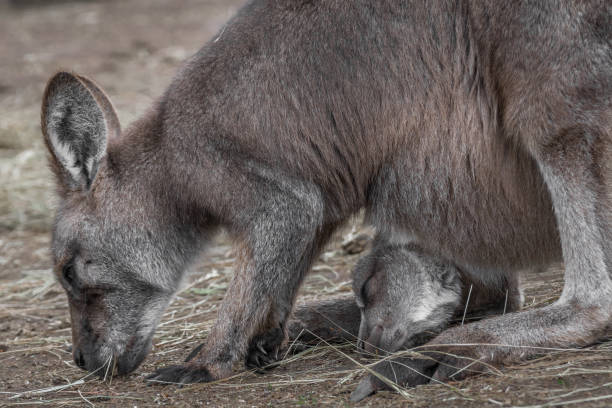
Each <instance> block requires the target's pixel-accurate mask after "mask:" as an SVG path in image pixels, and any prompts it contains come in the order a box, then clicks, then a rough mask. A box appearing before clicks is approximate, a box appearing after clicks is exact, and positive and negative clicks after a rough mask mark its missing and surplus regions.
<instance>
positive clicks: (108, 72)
mask: <svg viewBox="0 0 612 408" xmlns="http://www.w3.org/2000/svg"><path fill="white" fill-rule="evenodd" d="M242 3H243V2H242V1H241V0H235V1H222V0H216V1H215V0H209V1H206V0H173V1H167V0H126V1H119V0H117V1H65V0H64V1H59V0H47V1H41V0H12V1H8V0H0V406H12V405H25V406H34V405H43V406H68V405H82V406H97V405H99V406H138V407H142V406H157V405H166V406H179V407H180V406H198V405H202V406H228V407H229V406H232V407H233V406H244V407H253V406H322V405H330V406H350V405H352V404H350V403H349V399H348V398H349V395H350V392H351V390H352V389H354V387H355V386H356V384H357V382H358V381H359V379H360V377H361V376H362V375H363V373H364V369H363V364H368V363H371V361H367V360H364V358H363V357H361V356H360V355H359V354H358V353H356V350H355V345H354V344H345V345H334V346H329V345H325V344H321V345H319V346H317V347H315V348H313V349H310V350H308V351H306V352H304V353H300V354H298V355H294V356H288V357H287V359H286V360H285V361H284V362H283V363H282V365H281V366H280V367H278V368H276V369H275V370H272V371H270V372H268V373H266V374H263V375H261V374H255V373H253V372H245V371H244V370H243V369H240V368H239V367H237V369H236V371H235V374H236V375H235V376H234V377H232V378H230V379H226V380H223V381H219V382H216V383H213V384H197V385H191V386H186V387H183V388H176V387H174V386H166V387H159V386H154V387H150V386H147V385H146V384H145V383H144V381H143V378H144V377H145V376H146V375H147V374H148V373H151V372H153V371H154V370H155V369H156V368H158V367H162V366H164V365H166V364H170V363H177V362H179V361H181V360H182V359H183V358H184V357H185V356H186V355H187V353H188V352H189V351H190V349H191V348H192V347H194V346H196V345H197V344H199V343H200V342H202V341H203V340H204V339H205V338H206V336H207V334H208V331H209V329H210V327H211V325H212V323H213V321H214V318H215V314H216V309H217V307H218V306H219V304H220V301H221V299H222V297H223V293H224V289H225V287H226V286H227V283H228V281H229V279H230V278H231V274H232V262H233V255H232V250H231V246H230V245H229V243H228V242H227V240H226V239H224V238H223V237H220V238H219V239H218V240H217V241H216V242H215V244H214V245H213V246H212V247H211V248H210V249H209V251H208V253H207V254H206V255H205V256H203V257H202V259H201V260H200V261H199V262H197V263H196V264H195V265H194V266H193V267H192V268H191V274H190V279H189V280H188V282H187V284H186V286H185V288H184V289H183V290H182V291H181V292H180V293H179V295H178V296H177V299H176V300H175V301H174V302H173V303H172V305H171V306H170V308H169V309H168V311H167V312H166V314H165V316H164V319H163V320H162V323H161V325H160V327H159V329H158V331H157V334H156V337H155V341H154V344H155V345H154V349H153V351H152V352H151V354H150V355H149V357H147V359H146V360H145V362H144V364H143V365H142V366H141V367H140V368H139V369H138V370H137V371H136V372H135V373H133V374H131V375H129V376H127V377H125V378H113V379H107V380H106V381H102V380H99V379H94V378H89V377H86V374H85V373H84V372H83V371H81V370H79V369H78V368H76V366H75V364H74V363H73V361H72V357H71V354H70V352H69V346H70V325H69V321H68V311H67V303H66V299H65V295H64V293H63V291H62V289H61V288H60V286H59V285H58V284H57V283H56V282H55V281H54V280H53V277H52V274H51V272H50V267H51V265H50V258H49V252H48V246H49V233H48V230H49V226H50V223H51V217H52V214H53V185H52V179H51V177H50V174H49V172H48V170H47V168H46V164H45V153H44V150H43V148H42V143H41V136H40V130H39V124H38V123H39V119H38V117H39V104H40V98H41V94H42V91H43V88H44V84H45V81H46V79H47V78H48V77H49V76H50V75H51V74H52V73H53V72H54V71H56V70H57V69H59V68H66V69H71V70H75V71H77V72H80V73H83V74H86V75H89V76H91V77H93V78H95V79H96V81H98V82H99V83H100V84H101V85H102V87H104V88H105V89H106V91H107V92H108V94H109V95H110V96H111V98H112V100H113V102H114V103H115V106H116V108H117V110H118V112H119V116H120V119H121V122H122V124H123V125H124V126H125V125H127V123H129V122H130V121H131V120H132V119H133V118H135V117H136V116H137V115H138V114H139V113H140V112H143V111H144V109H146V107H147V106H148V105H149V104H150V103H151V101H152V100H153V99H154V98H155V97H156V96H157V95H159V94H160V93H161V91H162V90H163V89H164V87H165V86H166V85H167V84H168V83H169V81H170V78H171V77H172V75H173V73H174V72H175V70H176V68H177V66H178V65H179V64H180V62H181V61H182V60H183V59H184V58H185V57H187V56H189V55H190V54H192V53H193V52H194V51H195V50H197V48H198V47H199V46H201V45H202V44H203V43H204V42H205V41H206V40H208V39H209V38H211V37H212V36H213V35H214V34H215V32H217V30H219V29H220V28H221V27H222V25H223V23H224V22H225V21H226V20H227V19H228V18H229V17H230V16H231V15H232V14H233V13H234V12H235V11H236V10H237V8H238V7H239V6H240V5H241V4H242ZM347 234H348V235H350V232H349V230H348V229H347V230H346V231H344V234H340V235H339V236H338V237H337V238H336V239H335V240H334V241H333V242H332V244H330V247H329V248H327V249H326V251H325V252H324V253H323V255H322V256H321V258H320V259H319V261H318V262H317V264H316V265H315V267H314V268H313V269H314V270H313V273H312V274H311V275H310V276H309V277H308V279H307V281H306V284H305V285H304V288H303V289H302V291H301V299H302V300H304V299H312V298H317V297H318V298H322V297H326V296H338V295H344V294H349V293H350V270H351V268H352V267H353V265H354V264H355V262H356V260H357V259H358V258H359V256H360V254H354V255H349V254H347V253H346V252H345V251H343V250H342V249H341V245H340V243H341V241H342V240H343V239H345V238H346V236H347ZM524 286H525V293H526V307H527V308H532V307H539V306H541V305H543V304H547V303H550V302H552V301H553V300H554V299H555V298H556V297H557V296H558V295H559V293H560V290H561V286H562V272H561V270H560V269H559V268H552V269H550V270H548V271H545V272H542V273H539V274H537V275H536V274H533V275H531V274H530V275H527V276H526V277H525V281H524ZM611 335H612V333H611ZM352 359H354V360H357V361H358V362H359V364H360V365H358V364H356V363H354V362H353V361H352ZM611 365H612V341H611V340H610V339H608V340H605V339H604V340H602V341H601V342H600V343H599V344H596V345H593V346H591V347H588V348H584V349H575V350H554V351H553V350H551V351H549V352H547V353H544V354H543V355H542V356H541V357H539V358H537V359H533V360H531V361H528V362H523V363H521V364H516V365H512V366H508V367H505V368H503V369H501V371H500V372H499V373H496V374H492V375H483V376H480V377H475V378H471V379H468V380H466V381H462V382H457V383H452V384H448V385H427V386H421V387H417V388H414V389H408V390H406V394H405V395H403V396H402V395H399V394H396V393H390V392H383V393H379V394H377V395H375V396H374V397H371V398H369V399H366V400H365V401H363V403H360V404H358V406H415V407H481V406H490V407H498V406H517V407H526V406H541V407H548V406H551V407H552V406H579V407H609V406H612V367H611Z"/></svg>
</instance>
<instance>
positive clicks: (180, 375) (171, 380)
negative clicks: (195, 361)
mask: <svg viewBox="0 0 612 408" xmlns="http://www.w3.org/2000/svg"><path fill="white" fill-rule="evenodd" d="M213 380H215V378H213V376H212V375H211V374H210V372H209V371H208V369H206V368H205V367H190V366H178V365H175V366H169V367H164V368H160V369H158V370H157V371H156V372H154V373H153V374H151V375H149V376H147V377H146V378H145V381H146V382H148V383H149V385H168V384H177V385H184V384H194V383H202V382H210V381H213Z"/></svg>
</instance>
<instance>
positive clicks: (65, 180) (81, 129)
mask: <svg viewBox="0 0 612 408" xmlns="http://www.w3.org/2000/svg"><path fill="white" fill-rule="evenodd" d="M41 127H42V132H43V137H44V139H45V143H46V145H47V148H48V149H49V152H50V153H51V158H50V162H51V168H52V169H53V171H54V172H55V174H56V175H57V177H58V180H59V183H60V187H63V188H64V189H65V190H67V191H74V190H84V191H86V190H88V189H89V188H90V187H91V184H92V182H93V181H94V179H95V177H96V173H97V171H98V166H99V165H100V162H101V160H102V159H103V158H104V156H105V154H106V145H107V142H108V140H109V139H113V138H118V137H119V135H120V133H121V129H120V126H119V120H118V119H117V114H116V113H115V109H114V108H113V105H112V104H111V102H110V100H109V99H108V97H107V96H106V95H105V94H104V92H103V91H102V90H101V89H100V88H99V87H98V86H97V85H96V84H95V83H94V82H93V81H91V80H90V79H88V78H85V77H81V76H78V75H75V74H71V73H68V72H59V73H57V74H55V75H54V76H53V77H52V78H51V79H50V80H49V83H48V84H47V88H46V90H45V94H44V97H43V104H42V116H41Z"/></svg>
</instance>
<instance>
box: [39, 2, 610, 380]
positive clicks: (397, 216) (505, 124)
mask: <svg viewBox="0 0 612 408" xmlns="http://www.w3.org/2000/svg"><path fill="white" fill-rule="evenodd" d="M611 27H612V6H610V4H609V2H607V1H604V0H589V1H583V2H572V1H562V0H558V1H533V2H520V3H517V4H512V5H506V4H505V3H499V2H477V1H470V0H460V1H437V2H428V1H391V0H389V1H386V0H385V1H366V0H355V1H351V2H347V1H345V0H319V1H309V0H308V1H307V0H286V1H274V0H253V1H251V2H249V3H248V4H247V5H246V6H245V7H244V8H243V9H242V10H241V11H240V12H239V13H238V14H237V15H236V16H235V17H234V18H233V19H232V20H231V21H230V22H229V23H228V24H227V25H226V26H225V28H224V31H223V35H219V36H218V37H217V39H216V40H215V41H213V42H210V43H208V44H207V45H206V46H204V47H203V48H202V49H201V50H200V51H199V52H198V53H197V54H196V55H195V56H193V57H192V58H191V59H190V60H189V61H187V63H186V64H185V65H184V66H183V68H182V69H181V70H180V71H179V73H178V74H177V76H176V77H175V79H174V80H173V82H172V84H171V85H170V86H169V88H168V89H167V91H166V92H165V93H164V95H163V96H162V97H161V98H160V99H159V100H158V101H157V102H156V103H155V104H154V106H153V107H152V109H151V110H150V111H149V112H148V113H146V114H145V115H144V116H143V117H142V118H141V119H140V120H138V121H137V122H136V123H135V124H134V125H132V126H131V127H129V128H128V129H127V130H126V131H125V132H123V133H122V134H121V136H120V137H116V138H110V137H109V136H108V135H106V138H107V149H106V154H105V155H103V156H102V157H101V158H100V160H99V168H98V172H97V174H96V176H95V178H94V179H93V180H89V179H88V178H86V179H85V180H87V182H86V183H82V182H81V181H79V182H78V183H76V184H75V185H72V184H71V182H70V179H68V180H67V179H66V178H65V177H62V176H63V175H65V174H66V172H68V173H69V174H72V172H71V170H70V169H69V168H67V167H66V166H67V164H66V161H65V160H64V159H65V156H62V154H61V152H59V151H57V150H54V149H53V148H52V143H51V142H50V138H51V137H52V133H51V132H53V131H55V130H53V129H51V128H55V127H53V126H51V128H50V127H49V123H54V122H53V121H51V122H50V121H49V118H51V117H54V115H56V114H59V112H61V109H59V108H57V107H58V106H60V105H59V104H56V103H51V102H50V101H51V100H53V98H54V97H53V95H56V94H57V95H60V99H61V100H63V101H66V103H68V104H70V105H72V106H73V107H74V108H76V107H77V106H79V107H80V108H81V109H86V110H89V111H90V110H91V109H93V111H94V113H93V115H85V116H84V117H88V118H92V119H91V120H92V121H93V122H94V123H93V124H92V126H93V128H94V129H101V128H100V127H99V126H97V125H96V123H98V121H99V117H100V116H99V115H98V114H96V113H95V111H96V109H99V110H101V111H102V112H103V117H104V124H105V127H106V129H107V133H108V134H112V133H113V131H112V130H117V131H118V122H117V121H116V116H115V115H114V112H113V111H112V109H111V108H112V106H111V105H110V102H108V100H107V98H106V97H105V96H104V94H103V93H102V91H100V90H99V88H97V87H96V86H95V85H94V84H93V83H92V82H91V81H89V80H87V79H85V78H81V77H78V76H75V75H70V74H65V73H62V74H59V76H56V77H54V78H53V79H52V80H51V81H50V84H49V87H48V90H47V94H46V97H45V99H44V101H43V133H44V135H45V140H46V141H47V144H48V146H50V152H51V154H52V156H51V164H52V166H53V168H54V170H55V171H56V173H57V174H58V175H59V176H60V178H59V182H60V183H59V185H60V194H61V198H62V204H61V206H60V210H59V211H58V216H57V220H56V225H55V227H54V237H53V251H54V257H55V261H56V271H57V273H58V276H60V279H63V282H64V284H65V286H66V288H67V291H68V293H69V302H70V304H71V310H73V314H72V319H73V337H74V339H75V350H82V352H83V355H82V356H81V357H83V362H84V363H85V364H84V365H85V367H86V368H87V369H90V370H91V369H95V368H97V367H95V365H97V364H98V363H100V361H102V360H104V358H106V357H108V356H109V355H110V356H114V357H115V358H117V360H118V362H119V364H120V367H121V368H122V370H123V372H128V371H131V370H133V369H134V368H135V367H136V366H137V365H138V363H139V362H140V361H141V360H142V358H144V354H146V351H147V347H148V344H150V336H151V335H152V333H150V330H149V329H148V328H152V327H154V326H155V324H156V322H157V320H158V319H159V316H160V315H161V310H163V306H164V305H166V304H167V303H168V302H169V301H170V299H171V297H172V294H173V293H174V291H175V290H176V288H177V287H178V282H179V281H180V279H181V278H182V276H183V271H184V269H185V267H186V265H187V263H188V262H189V261H190V260H191V259H192V258H193V257H194V256H195V254H196V253H198V252H199V250H200V249H201V248H202V246H203V245H204V244H205V243H206V241H207V239H208V238H209V237H210V235H211V234H212V233H214V231H215V230H216V229H217V227H218V226H223V227H225V228H226V229H227V230H228V231H229V233H230V234H232V235H233V236H234V237H235V238H236V241H237V246H238V248H239V251H238V253H239V254H240V257H239V258H240V260H239V261H238V262H237V265H236V274H235V277H234V279H233V280H232V282H231V284H230V286H229V288H228V292H227V295H226V300H225V301H224V303H223V305H222V307H221V308H220V312H219V319H218V321H217V324H216V325H215V326H214V327H213V329H212V332H211V334H210V336H209V337H208V340H207V344H206V345H205V346H204V347H202V348H201V350H200V351H199V353H197V355H195V356H194V358H193V359H191V360H190V361H189V362H187V363H186V364H185V365H183V366H178V367H170V368H167V369H164V370H161V371H159V372H158V373H157V374H155V375H154V376H153V377H152V378H153V379H156V380H162V381H163V380H165V381H173V382H193V381H209V380H211V379H215V378H222V377H225V376H227V375H229V374H230V373H231V367H232V364H233V363H234V362H235V361H238V360H240V359H242V358H243V357H244V356H245V354H246V352H247V350H248V346H249V342H250V340H251V339H253V338H255V337H256V336H258V335H262V334H265V333H266V332H267V331H269V330H280V331H281V332H286V331H287V318H288V316H289V313H290V311H291V309H292V307H293V302H294V298H295V294H296V292H297V288H298V287H299V285H300V283H301V281H302V279H303V277H304V274H305V273H306V272H307V271H308V269H309V267H310V265H311V263H312V261H313V259H314V257H315V256H316V255H317V254H318V252H319V251H320V249H321V248H322V247H323V246H324V245H325V243H326V241H327V239H328V237H329V236H330V234H331V233H332V231H333V230H334V229H335V228H336V227H337V226H338V225H339V224H340V223H342V222H343V221H344V220H346V219H348V218H349V217H350V215H351V214H353V213H355V212H356V211H358V210H359V209H360V208H366V210H367V213H368V218H369V220H370V221H371V222H372V223H373V224H374V225H375V226H376V227H377V229H378V230H379V232H380V233H381V234H386V235H392V234H393V233H394V232H400V233H401V234H405V236H409V237H411V242H413V243H415V244H417V245H418V246H419V248H421V249H422V250H423V251H424V253H427V254H432V256H433V257H434V259H437V260H442V261H443V262H448V263H450V264H452V265H454V266H456V267H457V268H459V269H460V270H461V271H466V273H468V274H469V275H470V276H469V279H470V281H474V282H482V283H483V285H485V286H486V287H500V285H501V284H500V282H502V281H503V279H504V277H507V276H514V274H516V273H517V271H519V270H521V269H524V268H533V267H536V268H537V267H539V266H541V265H547V264H548V263H550V262H553V261H557V260H560V259H561V258H563V261H564V263H565V266H566V283H565V287H564V290H563V295H562V297H561V299H560V300H559V301H558V302H556V303H555V304H553V305H551V306H548V307H546V308H542V309H539V310H531V311H527V312H519V313H510V314H506V315H505V316H500V317H495V318H491V319H487V320H483V321H480V322H477V323H474V324H466V325H465V326H462V327H458V328H451V329H449V330H446V331H443V332H442V333H441V334H440V335H439V336H438V337H436V338H435V339H433V340H432V342H431V343H430V345H432V346H436V347H437V346H440V347H442V344H448V343H450V344H455V345H456V347H454V348H453V349H452V351H453V354H455V355H468V356H476V357H478V358H484V359H485V360H486V362H491V363H500V362H502V361H506V360H509V359H513V358H519V357H522V356H526V355H529V354H533V353H535V352H536V351H535V350H536V349H529V348H522V349H520V350H521V351H520V352H519V351H517V350H519V349H517V348H509V347H491V346H486V347H485V346H483V347H462V346H457V342H461V343H472V344H473V343H487V344H491V343H498V344H499V343H501V344H511V345H517V344H520V345H522V346H563V347H565V346H570V345H577V344H586V343H588V342H591V341H594V340H595V339H597V338H598V336H601V334H602V331H603V330H604V329H605V327H606V326H607V325H608V324H610V319H611V314H612V281H611V272H610V262H611V258H610V254H611V253H612V252H611V251H610V247H609V246H610V242H612V240H611V239H610V238H611V236H610V235H611V231H612V229H611V226H610V207H609V203H610V198H611V192H610V186H611V185H612V183H610V171H611V170H612V169H611V168H610V163H612V161H611V160H610V154H611V152H612V150H611V145H612V144H611V137H612V98H611V97H610V95H611V94H612V69H611V67H612V45H611V44H612V40H611V38H612V28H611ZM79 78H80V79H79ZM75 81H76V82H75ZM75 86H77V89H78V91H77V92H75V91H74V90H75V88H74V87H75ZM81 86H82V87H84V89H87V90H88V92H85V91H84V90H83V89H82V88H80V87H81ZM89 95H94V97H95V100H96V102H97V107H96V106H94V107H92V105H91V104H90V103H88V102H86V103H84V104H83V102H84V100H88V98H89ZM62 106H63V105H62ZM81 128H82V127H81V126H76V125H74V124H71V126H69V127H67V129H81ZM87 128H89V126H88V127H87ZM61 129H65V128H63V127H62V128H60V129H59V130H57V131H58V132H61V131H63V130H61ZM109 129H111V132H108V130H109ZM77 133H78V132H77ZM78 134H79V135H80V133H78ZM62 137H63V136H62ZM83 137H85V136H83ZM104 137H105V135H103V134H99V133H96V134H95V135H89V137H87V138H85V139H84V140H89V141H90V142H91V143H92V144H93V145H95V146H102V145H103V144H102V143H101V142H100V141H101V140H103V139H104ZM63 140H70V141H72V142H70V143H72V144H71V145H70V146H71V149H70V150H69V151H71V152H75V151H79V152H81V151H82V150H80V149H79V146H81V145H80V144H78V143H80V142H78V141H80V140H83V139H81V136H79V137H66V138H65V139H63ZM86 156H87V158H88V159H89V158H90V157H96V158H97V157H98V154H97V153H87V155H86ZM84 184H85V185H87V184H90V187H89V188H86V187H87V186H85V187H84V186H83V185H84ZM68 264H73V265H76V266H75V267H74V269H70V268H68V272H71V273H74V278H73V279H65V276H64V278H62V271H64V272H66V271H67V270H66V269H65V268H64V266H65V265H68ZM64 275H66V273H64ZM67 275H70V274H69V273H68V274H67ZM79 282H83V283H85V282H86V283H87V284H86V285H81V286H79ZM104 285H107V286H109V287H108V288H107V287H106V286H104ZM90 291H96V292H97V295H96V299H95V301H94V302H93V303H92V304H90V305H89V306H88V305H87V302H86V301H84V298H85V297H86V296H87V293H89V292H90ZM132 300H133V301H132ZM137 301H139V302H140V303H138V305H144V304H146V303H148V302H153V303H154V305H155V308H156V310H159V312H158V314H157V315H155V316H152V315H150V314H149V315H148V316H147V321H146V322H142V321H141V320H142V319H143V318H144V316H145V314H144V312H143V307H144V306H143V307H140V306H135V303H134V302H137ZM137 327H147V329H146V330H138V329H137ZM143 332H147V334H146V335H143V334H142V333H143ZM136 333H137V334H136ZM128 345H129V347H128ZM77 346H78V347H77ZM134 356H136V357H134ZM413 363H414V364H417V365H418V364H420V365H422V362H410V361H409V362H408V364H413ZM445 363H447V365H451V366H452V365H459V366H460V365H461V364H459V363H460V362H458V361H445ZM447 365H441V366H440V367H445V366H447ZM427 370H429V371H432V372H435V373H436V375H437V377H438V378H442V379H444V378H447V377H448V375H450V374H447V373H445V372H444V371H443V370H442V369H439V368H438V366H435V367H432V366H428V367H427ZM466 371H467V370H466ZM411 378H412V377H410V376H409V375H407V376H406V381H405V382H407V383H409V384H414V383H418V381H421V380H415V379H411ZM402 381H403V380H402Z"/></svg>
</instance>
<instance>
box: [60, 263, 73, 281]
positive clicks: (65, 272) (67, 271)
mask: <svg viewBox="0 0 612 408" xmlns="http://www.w3.org/2000/svg"><path fill="white" fill-rule="evenodd" d="M62 276H63V278H64V281H65V282H66V283H67V284H68V285H71V286H72V284H73V282H74V265H73V264H72V263H69V264H68V265H65V266H64V269H62Z"/></svg>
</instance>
